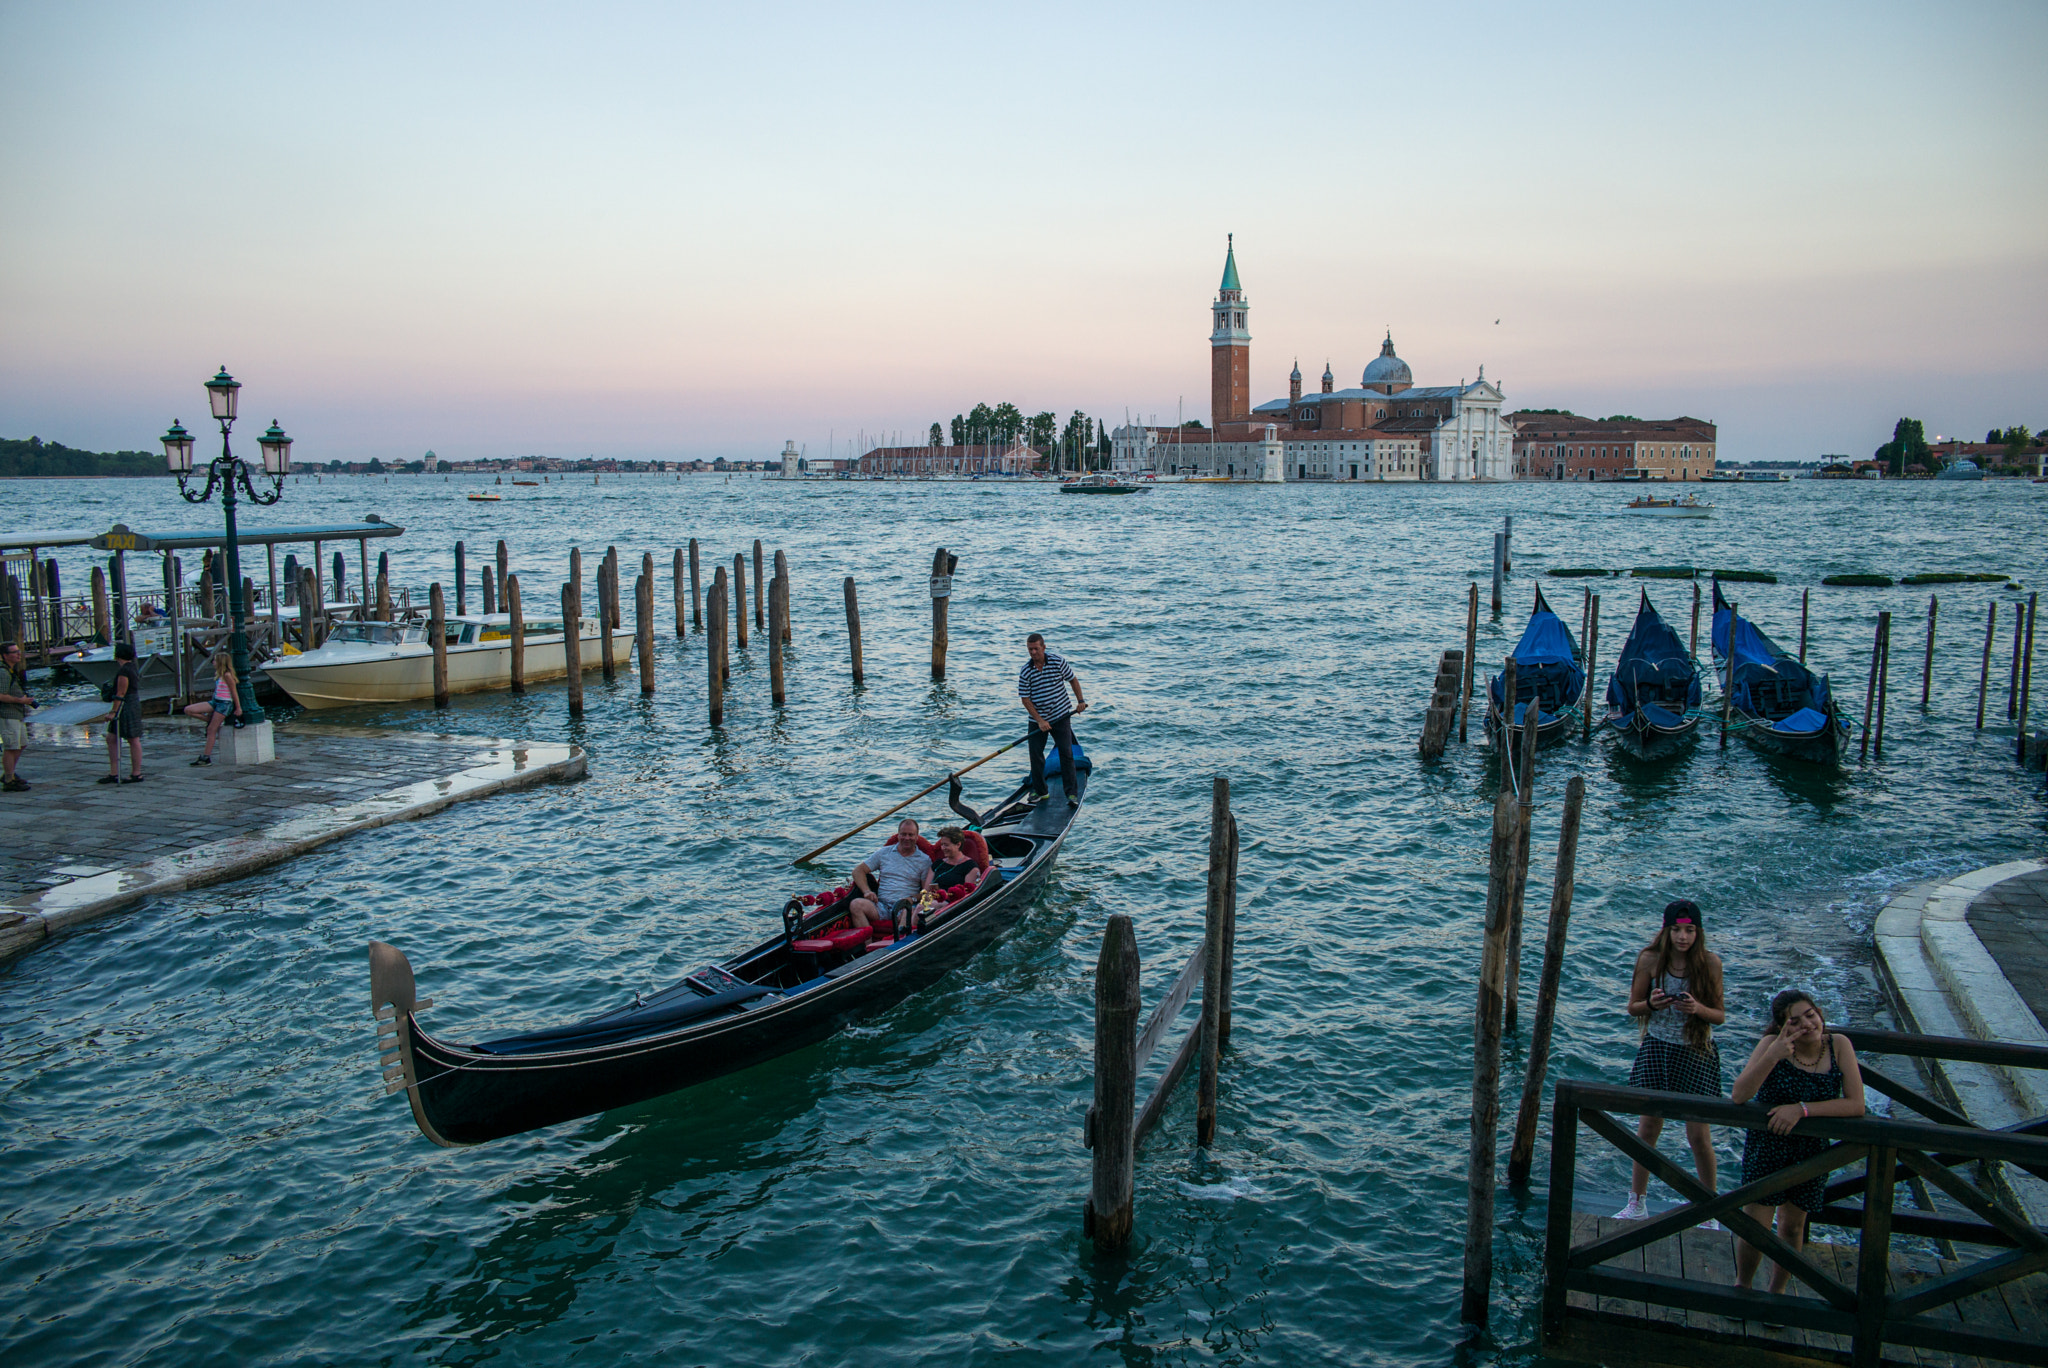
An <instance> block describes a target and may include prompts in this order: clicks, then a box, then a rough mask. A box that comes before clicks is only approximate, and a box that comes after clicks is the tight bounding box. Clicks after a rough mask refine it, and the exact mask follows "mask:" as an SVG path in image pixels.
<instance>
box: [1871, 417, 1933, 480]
mask: <svg viewBox="0 0 2048 1368" xmlns="http://www.w3.org/2000/svg"><path fill="white" fill-rule="evenodd" d="M1873 455H1874V456H1875V458H1876V460H1877V462H1878V463H1879V464H1880V465H1882V466H1884V467H1885V468H1886V469H1888V470H1890V471H1891V473H1892V474H1894V475H1903V474H1905V472H1906V467H1907V466H1908V465H1909V464H1912V463H1915V462H1917V463H1919V464H1920V465H1923V466H1934V465H1939V462H1938V461H1935V460H1932V459H1930V453H1929V452H1928V448H1927V427H1926V425H1925V424H1924V423H1922V422H1921V421H1920V420H1919V419H1918V418H1901V419H1899V421H1898V422H1897V423H1895V424H1893V426H1892V439H1891V440H1890V441H1889V442H1886V443H1885V444H1884V445H1883V446H1881V447H1879V448H1878V449H1877V450H1876V452H1875V453H1873Z"/></svg>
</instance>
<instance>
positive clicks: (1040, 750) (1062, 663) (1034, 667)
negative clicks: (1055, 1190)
mask: <svg viewBox="0 0 2048 1368" xmlns="http://www.w3.org/2000/svg"><path fill="white" fill-rule="evenodd" d="M1024 647H1025V649H1026V650H1028V651H1029V652H1030V653H1031V658H1030V659H1029V660H1027V661H1025V662H1024V667H1023V668H1022V669H1020V670H1018V671H1017V696H1018V697H1019V698H1020V699H1022V700H1023V703H1024V711H1025V712H1027V713H1030V714H1031V725H1032V731H1031V798H1032V801H1033V802H1037V801H1039V800H1040V799H1043V798H1046V797H1048V796H1050V795H1049V793H1048V790H1047V789H1046V786H1045V739H1046V738H1047V737H1048V736H1050V737H1051V738H1052V743H1053V746H1054V747H1055V748H1056V750H1057V753H1058V755H1059V761H1060V774H1061V776H1062V779H1061V787H1062V788H1064V789H1066V791H1067V806H1068V807H1079V806H1080V805H1081V797H1080V794H1079V793H1078V792H1077V791H1076V788H1075V785H1074V783H1073V776H1074V752H1075V750H1076V749H1077V745H1076V743H1075V741H1074V724H1073V716H1074V714H1075V713H1084V712H1087V711H1088V700H1087V699H1086V698H1083V697H1082V696H1081V681H1080V680H1079V679H1078V678H1076V677H1075V674H1074V670H1073V667H1072V666H1070V665H1068V664H1067V661H1066V657H1064V656H1056V655H1054V654H1052V653H1051V652H1050V651H1048V650H1046V649H1045V638H1044V637H1042V636H1040V635H1039V634H1038V633H1036V632H1033V633H1032V634H1031V635H1030V636H1028V637H1025V638H1024ZM1069 687H1071V688H1072V689H1073V691H1074V697H1073V700H1072V701H1071V702H1069V701H1068V699H1067V690H1068V688H1069Z"/></svg>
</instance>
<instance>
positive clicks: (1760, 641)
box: [1713, 579, 1849, 765]
mask: <svg viewBox="0 0 2048 1368" xmlns="http://www.w3.org/2000/svg"><path fill="white" fill-rule="evenodd" d="M1713 642H1714V656H1715V667H1716V670H1717V672H1718V674H1719V675H1720V680H1721V687H1722V689H1723V690H1724V691H1727V692H1728V694H1729V701H1730V703H1731V704H1732V707H1733V711H1734V713H1735V715H1736V716H1737V717H1739V718H1741V719H1742V726H1741V727H1740V728H1739V735H1741V736H1742V737H1744V738H1745V739H1746V740H1748V742H1749V743H1750V744H1751V745H1753V746H1755V747H1757V748H1758V749H1759V750H1765V751H1769V752H1771V753H1772V754H1775V755H1789V756H1792V757H1794V758H1796V759H1800V760H1812V761H1816V762H1818V763H1820V764H1827V765H1833V764H1838V763H1840V761H1841V758H1842V752H1843V750H1844V749H1845V748H1846V747H1847V746H1848V744H1849V723H1848V721H1847V720H1846V719H1844V718H1843V716H1842V710H1841V707H1840V706H1839V705H1838V704H1837V703H1836V702H1835V697H1834V691H1833V690H1832V689H1831V688H1830V687H1829V684H1828V677H1827V676H1826V675H1824V674H1815V673H1814V672H1813V671H1812V670H1809V669H1807V668H1806V666H1805V664H1804V663H1802V662H1801V661H1800V659H1799V657H1798V656H1797V655H1794V654H1792V653H1791V652H1789V651H1787V650H1785V649H1784V648H1783V647H1781V646H1779V645H1778V643H1777V642H1775V641H1773V640H1771V639H1770V637H1768V636H1766V635H1765V634H1764V630H1763V629H1762V628H1761V627H1758V626H1757V625H1756V624H1755V623H1754V622H1751V621H1750V620H1749V619H1748V618H1746V617H1742V616H1740V615H1738V614H1737V613H1736V612H1735V611H1734V609H1733V608H1732V607H1731V606H1730V605H1729V602H1728V600H1727V597H1726V596H1725V595H1723V594H1722V593H1721V581H1720V580H1718V579H1716V580H1715V581H1714V633H1713Z"/></svg>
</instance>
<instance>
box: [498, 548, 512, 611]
mask: <svg viewBox="0 0 2048 1368" xmlns="http://www.w3.org/2000/svg"><path fill="white" fill-rule="evenodd" d="M511 573H512V550H511V548H510V547H508V546H506V545H505V542H504V540H503V539H502V538H500V539H499V541H498V611H499V612H501V613H502V612H504V611H506V610H505V576H507V575H509V574H511Z"/></svg>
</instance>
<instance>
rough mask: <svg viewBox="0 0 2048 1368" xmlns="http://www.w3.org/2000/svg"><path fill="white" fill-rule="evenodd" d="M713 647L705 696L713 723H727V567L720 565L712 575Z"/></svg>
mask: <svg viewBox="0 0 2048 1368" xmlns="http://www.w3.org/2000/svg"><path fill="white" fill-rule="evenodd" d="M710 647H711V649H710V650H708V651H706V652H705V653H704V654H705V655H706V657H708V664H707V666H706V668H707V669H708V671H709V674H708V676H707V683H706V686H705V691H704V692H705V697H706V698H707V699H708V700H709V702H710V706H711V725H712V726H714V727H717V726H722V725H724V723H725V672H726V668H727V666H726V661H725V567H724V566H722V565H721V566H719V567H718V569H717V570H716V571H715V572H713V574H712V576H711V636H710Z"/></svg>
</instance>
